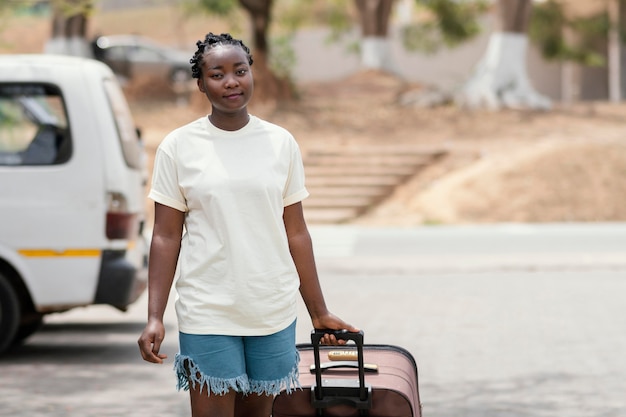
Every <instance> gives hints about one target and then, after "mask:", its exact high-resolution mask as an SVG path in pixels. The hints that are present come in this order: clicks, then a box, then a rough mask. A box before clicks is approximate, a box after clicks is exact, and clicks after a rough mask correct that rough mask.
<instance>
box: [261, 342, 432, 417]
mask: <svg viewBox="0 0 626 417" xmlns="http://www.w3.org/2000/svg"><path fill="white" fill-rule="evenodd" d="M349 334H350V335H354V334H356V333H349ZM360 334H361V336H360V339H361V346H359V342H357V343H356V344H354V345H353V344H348V345H342V346H319V345H318V344H317V342H316V341H313V342H312V343H311V344H301V345H298V351H299V353H300V365H299V371H300V384H301V387H302V389H301V390H300V389H298V390H295V391H292V392H291V393H290V394H287V393H286V392H282V393H281V394H280V395H278V396H277V397H276V398H275V400H274V405H273V412H272V416H273V417H286V416H292V417H295V416H302V417H304V416H333V417H350V416H362V415H367V416H371V417H391V416H393V417H421V403H420V397H419V387H418V373H417V365H416V363H415V359H414V358H413V356H412V355H411V354H410V353H409V352H408V351H407V350H405V349H403V348H401V347H398V346H392V345H372V344H369V345H367V344H363V343H362V332H360ZM312 339H313V335H312ZM348 339H350V340H353V339H351V338H350V337H348ZM316 346H317V348H316ZM316 350H317V351H318V352H319V368H320V369H322V373H321V375H319V376H318V375H317V374H316V369H317V364H316V358H315V356H316ZM359 351H360V352H361V353H362V360H361V359H360V358H359V357H358V356H359ZM361 382H364V386H361ZM320 383H321V386H322V390H321V391H320V390H319V389H317V387H319V386H320Z"/></svg>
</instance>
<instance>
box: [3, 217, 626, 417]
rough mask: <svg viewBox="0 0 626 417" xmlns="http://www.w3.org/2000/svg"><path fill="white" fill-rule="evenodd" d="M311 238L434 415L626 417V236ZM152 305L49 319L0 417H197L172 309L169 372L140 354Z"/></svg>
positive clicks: (331, 291)
mask: <svg viewBox="0 0 626 417" xmlns="http://www.w3.org/2000/svg"><path fill="white" fill-rule="evenodd" d="M312 234H313V237H314V241H315V246H316V253H317V257H318V266H319V269H320V274H321V277H322V278H321V279H322V285H323V286H324V289H325V293H326V297H327V301H328V303H329V305H330V306H331V308H332V309H333V310H334V311H335V312H336V313H338V314H339V315H341V316H342V317H344V318H346V319H348V320H350V321H352V322H354V323H355V324H356V325H358V326H360V327H361V328H362V329H363V330H364V331H365V335H366V342H370V343H389V344H396V345H400V346H403V347H406V348H408V349H409V350H410V351H411V352H412V353H413V354H414V356H415V358H416V360H417V362H418V366H419V378H420V393H421V396H422V401H423V403H424V415H425V416H430V417H457V416H458V417H460V416H464V417H467V416H469V417H474V416H476V417H478V416H480V417H489V416H506V417H509V416H513V417H517V416H519V417H522V416H523V417H527V416H538V417H539V416H541V417H543V416H565V415H567V416H569V417H578V416H580V417H589V416H604V417H613V416H614V417H623V416H624V415H626V396H625V395H624V393H625V392H626V355H624V352H626V332H625V331H624V329H626V314H625V313H626V307H625V305H624V294H626V224H605V225H547V226H542V227H529V226H523V225H502V226H483V227H474V226H472V227H469V226H468V227H433V228H417V229H366V228H356V227H315V228H312ZM145 308H146V300H145V297H144V298H142V299H140V301H139V302H138V303H137V304H136V305H134V306H133V307H132V308H131V309H130V310H129V311H128V312H127V313H126V314H123V313H120V312H117V311H115V310H112V309H110V308H107V307H90V308H86V309H80V310H75V311H72V312H68V313H64V314H59V315H55V316H52V317H50V318H49V320H47V324H46V326H45V327H44V329H43V330H42V331H41V332H39V333H38V334H36V335H35V336H33V337H32V338H31V339H29V341H28V343H27V344H26V345H25V346H23V347H21V348H20V349H18V350H16V351H14V352H12V353H11V354H9V355H7V356H5V357H3V358H0V416H29V417H37V416H47V417H61V416H81V417H82V416H94V417H100V416H102V417H105V416H122V415H123V416H146V415H150V416H186V415H188V410H189V406H188V400H187V395H186V394H185V393H178V392H176V391H175V389H174V385H175V380H174V377H173V374H172V370H171V358H172V357H173V356H174V354H175V352H176V340H175V332H176V326H175V318H174V316H173V313H172V311H171V309H169V310H168V312H167V319H166V321H167V326H168V331H169V338H168V339H167V340H166V344H165V346H164V350H165V351H166V352H167V353H168V354H170V360H168V363H167V364H166V365H164V366H157V365H151V364H147V363H143V362H142V361H141V360H140V358H139V356H138V353H137V349H136V345H135V343H136V342H135V341H136V339H137V336H138V334H139V333H140V331H141V329H142V327H143V322H144V316H145ZM300 308H301V320H300V321H299V323H298V339H299V341H306V339H307V337H308V332H309V330H310V323H309V322H308V319H307V317H306V313H305V311H304V308H303V307H302V305H301V306H300Z"/></svg>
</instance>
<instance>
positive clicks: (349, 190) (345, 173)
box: [303, 145, 446, 224]
mask: <svg viewBox="0 0 626 417" xmlns="http://www.w3.org/2000/svg"><path fill="white" fill-rule="evenodd" d="M445 154H446V151H445V150H441V149H420V148H414V147H406V146H392V145H389V146H375V147H373V146H364V147H359V148H343V147H330V148H325V149H309V150H308V151H307V152H306V153H305V154H304V169H305V173H306V176H307V179H306V184H307V189H308V190H309V192H310V193H311V196H310V197H309V198H307V199H306V200H304V202H303V206H304V215H305V218H306V220H307V223H309V224H340V223H347V222H349V221H350V220H353V219H355V218H357V217H358V216H359V215H361V214H363V213H364V212H366V211H367V210H368V209H369V208H371V207H373V206H375V205H376V204H378V203H379V202H381V201H383V200H384V199H385V198H386V197H388V196H389V195H390V194H391V193H392V192H393V190H394V189H395V188H396V187H397V186H398V185H400V184H402V183H404V182H405V181H407V180H408V179H409V178H411V177H412V176H414V175H416V174H417V173H418V172H419V171H420V170H422V169H424V168H425V167H427V166H428V165H430V164H432V163H433V162H435V161H437V160H438V159H439V158H441V157H443V156H444V155H445Z"/></svg>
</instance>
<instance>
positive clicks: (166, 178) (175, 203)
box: [148, 147, 188, 212]
mask: <svg viewBox="0 0 626 417" xmlns="http://www.w3.org/2000/svg"><path fill="white" fill-rule="evenodd" d="M148 198H150V199H152V200H154V201H155V202H157V203H160V204H163V205H165V206H168V207H172V208H174V209H176V210H179V211H182V212H187V211H188V208H187V201H186V199H185V196H184V195H183V192H182V190H181V187H180V185H179V182H178V169H177V166H176V161H175V160H174V158H173V157H172V156H171V155H169V154H168V153H167V152H165V151H164V150H163V149H162V148H161V147H159V148H158V149H157V151H156V155H155V157H154V168H153V171H152V186H151V188H150V192H149V193H148Z"/></svg>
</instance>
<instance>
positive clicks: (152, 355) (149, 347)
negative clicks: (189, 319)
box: [137, 320, 167, 363]
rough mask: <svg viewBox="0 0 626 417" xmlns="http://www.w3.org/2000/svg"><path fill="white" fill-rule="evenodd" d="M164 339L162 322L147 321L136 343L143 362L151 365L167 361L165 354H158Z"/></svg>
mask: <svg viewBox="0 0 626 417" xmlns="http://www.w3.org/2000/svg"><path fill="white" fill-rule="evenodd" d="M164 338H165V326H164V325H163V322H162V321H157V320H150V321H148V324H147V325H146V327H145V329H144V330H143V333H141V336H139V340H138V341H137V343H138V344H139V351H140V352H141V357H142V358H143V360H145V361H148V362H152V363H163V360H164V359H167V355H166V354H164V353H159V350H160V349H161V343H162V342H163V339H164Z"/></svg>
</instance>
